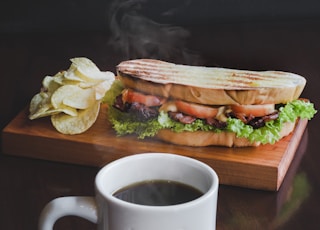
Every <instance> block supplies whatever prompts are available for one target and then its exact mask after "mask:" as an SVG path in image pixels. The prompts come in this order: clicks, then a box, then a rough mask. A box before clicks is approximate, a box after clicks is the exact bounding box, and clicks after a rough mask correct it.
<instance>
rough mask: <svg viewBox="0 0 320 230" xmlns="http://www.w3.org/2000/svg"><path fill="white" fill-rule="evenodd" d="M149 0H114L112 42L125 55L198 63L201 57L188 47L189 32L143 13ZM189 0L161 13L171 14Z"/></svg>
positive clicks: (111, 15)
mask: <svg viewBox="0 0 320 230" xmlns="http://www.w3.org/2000/svg"><path fill="white" fill-rule="evenodd" d="M147 3H148V0H114V1H113V2H112V4H111V6H110V7H109V11H108V25H109V30H110V32H111V38H110V40H109V45H111V46H112V47H113V48H114V49H115V51H116V52H117V53H118V54H120V55H121V56H122V57H123V59H135V58H154V59H160V60H165V61H174V62H180V63H188V64H191V63H195V62H196V61H197V60H199V57H198V56H197V55H195V54H193V53H192V52H191V51H190V50H188V49H187V47H186V42H187V39H188V37H189V36H190V33H189V31H188V30H186V29H184V28H182V27H179V26H174V25H167V24H163V23H159V22H156V21H155V20H153V19H151V18H149V17H147V16H146V15H144V14H143V8H144V6H146V4H147ZM189 3H190V0H183V1H182V4H180V5H179V6H178V7H171V8H169V9H165V10H164V11H163V12H161V17H172V16H174V15H175V14H177V13H178V12H179V11H181V10H183V8H184V7H185V6H187V5H188V4H189Z"/></svg>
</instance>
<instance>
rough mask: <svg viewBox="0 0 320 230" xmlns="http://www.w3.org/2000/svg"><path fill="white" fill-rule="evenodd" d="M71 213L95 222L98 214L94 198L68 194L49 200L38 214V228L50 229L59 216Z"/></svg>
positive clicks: (42, 229) (40, 229) (41, 229)
mask: <svg viewBox="0 0 320 230" xmlns="http://www.w3.org/2000/svg"><path fill="white" fill-rule="evenodd" d="M71 215H72V216H78V217H82V218H84V219H87V220H89V221H91V222H93V223H97V221H98V216H97V204H96V201H95V199H94V198H93V197H88V196H68V197H60V198H56V199H54V200H52V201H50V202H49V203H48V204H47V205H46V206H45V207H44V209H43V210H42V212H41V214H40V218H39V230H52V229H53V226H54V224H55V222H56V221H57V220H58V219H59V218H61V217H63V216H71Z"/></svg>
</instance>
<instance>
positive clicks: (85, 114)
mask: <svg viewBox="0 0 320 230" xmlns="http://www.w3.org/2000/svg"><path fill="white" fill-rule="evenodd" d="M99 109H100V102H99V101H96V102H95V103H94V104H93V105H92V106H91V107H89V108H87V109H84V110H80V111H79V112H78V116H75V117H72V116H69V115H66V114H63V113H61V114H56V115H52V116H51V122H52V124H53V126H54V127H55V128H56V129H57V130H58V131H59V132H60V133H63V134H79V133H83V132H85V131H86V130H88V129H89V128H90V127H91V126H92V125H93V124H94V122H95V121H96V119H97V117H98V114H99Z"/></svg>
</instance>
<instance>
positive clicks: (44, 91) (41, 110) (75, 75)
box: [29, 57, 115, 134]
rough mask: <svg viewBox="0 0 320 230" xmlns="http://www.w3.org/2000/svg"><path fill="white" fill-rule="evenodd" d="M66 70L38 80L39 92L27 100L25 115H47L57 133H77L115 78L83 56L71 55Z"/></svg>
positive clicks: (91, 118)
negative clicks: (27, 112) (40, 80)
mask: <svg viewBox="0 0 320 230" xmlns="http://www.w3.org/2000/svg"><path fill="white" fill-rule="evenodd" d="M71 62H72V64H71V65H70V68H69V69H68V70H67V71H60V72H58V73H57V74H56V75H54V76H46V77H44V79H43V80H42V88H41V91H40V93H38V94H36V95H35V96H34V97H33V98H32V99H31V102H30V107H29V119H30V120H33V119H36V118H40V117H45V116H51V122H52V124H53V126H54V127H55V128H56V129H57V130H58V131H59V132H61V133H65V134H78V133H81V132H84V131H86V130H87V129H88V128H90V127H91V126H92V124H93V123H94V122H95V121H96V118H97V116H98V113H99V108H100V102H101V100H102V98H103V96H104V95H105V93H106V91H107V90H108V89H109V88H110V86H111V84H112V82H113V81H114V79H115V75H114V74H113V73H112V72H109V71H107V72H101V71H100V70H99V68H98V67H97V66H96V65H95V64H94V63H93V62H92V61H91V60H89V59H87V58H82V57H80V58H73V59H71Z"/></svg>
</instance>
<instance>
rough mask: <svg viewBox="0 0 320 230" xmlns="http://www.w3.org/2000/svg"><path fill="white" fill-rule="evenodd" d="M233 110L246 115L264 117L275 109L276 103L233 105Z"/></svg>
mask: <svg viewBox="0 0 320 230" xmlns="http://www.w3.org/2000/svg"><path fill="white" fill-rule="evenodd" d="M231 110H232V111H233V112H235V113H241V114H244V115H245V116H250V115H252V116H255V117H263V116H265V115H268V114H271V113H273V112H274V111H275V108H274V104H265V105H231Z"/></svg>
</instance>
